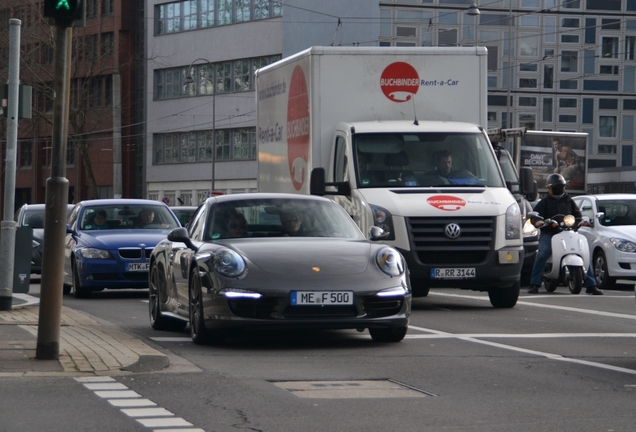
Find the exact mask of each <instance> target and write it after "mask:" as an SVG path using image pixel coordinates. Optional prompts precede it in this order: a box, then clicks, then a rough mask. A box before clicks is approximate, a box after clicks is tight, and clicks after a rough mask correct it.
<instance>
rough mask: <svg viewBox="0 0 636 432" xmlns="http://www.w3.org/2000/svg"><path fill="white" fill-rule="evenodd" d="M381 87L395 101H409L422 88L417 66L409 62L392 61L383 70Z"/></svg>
mask: <svg viewBox="0 0 636 432" xmlns="http://www.w3.org/2000/svg"><path fill="white" fill-rule="evenodd" d="M380 88H381V89H382V93H384V95H385V96H386V97H388V98H389V99H390V100H392V101H393V102H407V101H410V100H411V98H412V97H413V96H415V94H416V93H417V90H418V89H419V88H420V77H419V75H418V74H417V71H416V70H415V68H414V67H413V66H411V65H410V64H408V63H404V62H395V63H391V64H390V65H388V66H387V67H386V68H385V69H384V71H383V72H382V76H381V77H380Z"/></svg>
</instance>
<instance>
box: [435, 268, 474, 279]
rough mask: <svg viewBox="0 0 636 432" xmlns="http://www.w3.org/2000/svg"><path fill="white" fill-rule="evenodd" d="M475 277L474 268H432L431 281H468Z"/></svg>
mask: <svg viewBox="0 0 636 432" xmlns="http://www.w3.org/2000/svg"><path fill="white" fill-rule="evenodd" d="M474 277H475V268H474V267H457V268H432V269H431V279H468V278H474Z"/></svg>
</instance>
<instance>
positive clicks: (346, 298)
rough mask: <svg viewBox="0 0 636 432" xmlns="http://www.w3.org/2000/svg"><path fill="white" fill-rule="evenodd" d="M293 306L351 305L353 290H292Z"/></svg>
mask: <svg viewBox="0 0 636 432" xmlns="http://www.w3.org/2000/svg"><path fill="white" fill-rule="evenodd" d="M291 304H292V306H302V305H351V304H353V291H292V292H291Z"/></svg>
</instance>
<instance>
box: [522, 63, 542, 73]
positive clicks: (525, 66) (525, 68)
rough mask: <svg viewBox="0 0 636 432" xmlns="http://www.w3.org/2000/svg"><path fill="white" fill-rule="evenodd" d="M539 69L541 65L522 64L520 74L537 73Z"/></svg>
mask: <svg viewBox="0 0 636 432" xmlns="http://www.w3.org/2000/svg"><path fill="white" fill-rule="evenodd" d="M538 69H539V65H537V64H536V63H521V64H520V65H519V71H520V72H536V71H537V70H538Z"/></svg>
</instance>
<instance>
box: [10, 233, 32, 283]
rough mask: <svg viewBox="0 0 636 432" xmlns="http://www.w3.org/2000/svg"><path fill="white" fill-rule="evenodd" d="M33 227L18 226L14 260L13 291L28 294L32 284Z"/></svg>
mask: <svg viewBox="0 0 636 432" xmlns="http://www.w3.org/2000/svg"><path fill="white" fill-rule="evenodd" d="M32 241H33V228H31V227H18V228H16V231H15V254H14V261H13V292H14V293H23V294H26V293H28V292H29V286H30V284H31V252H32V250H33V246H32V245H31V242H32Z"/></svg>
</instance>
